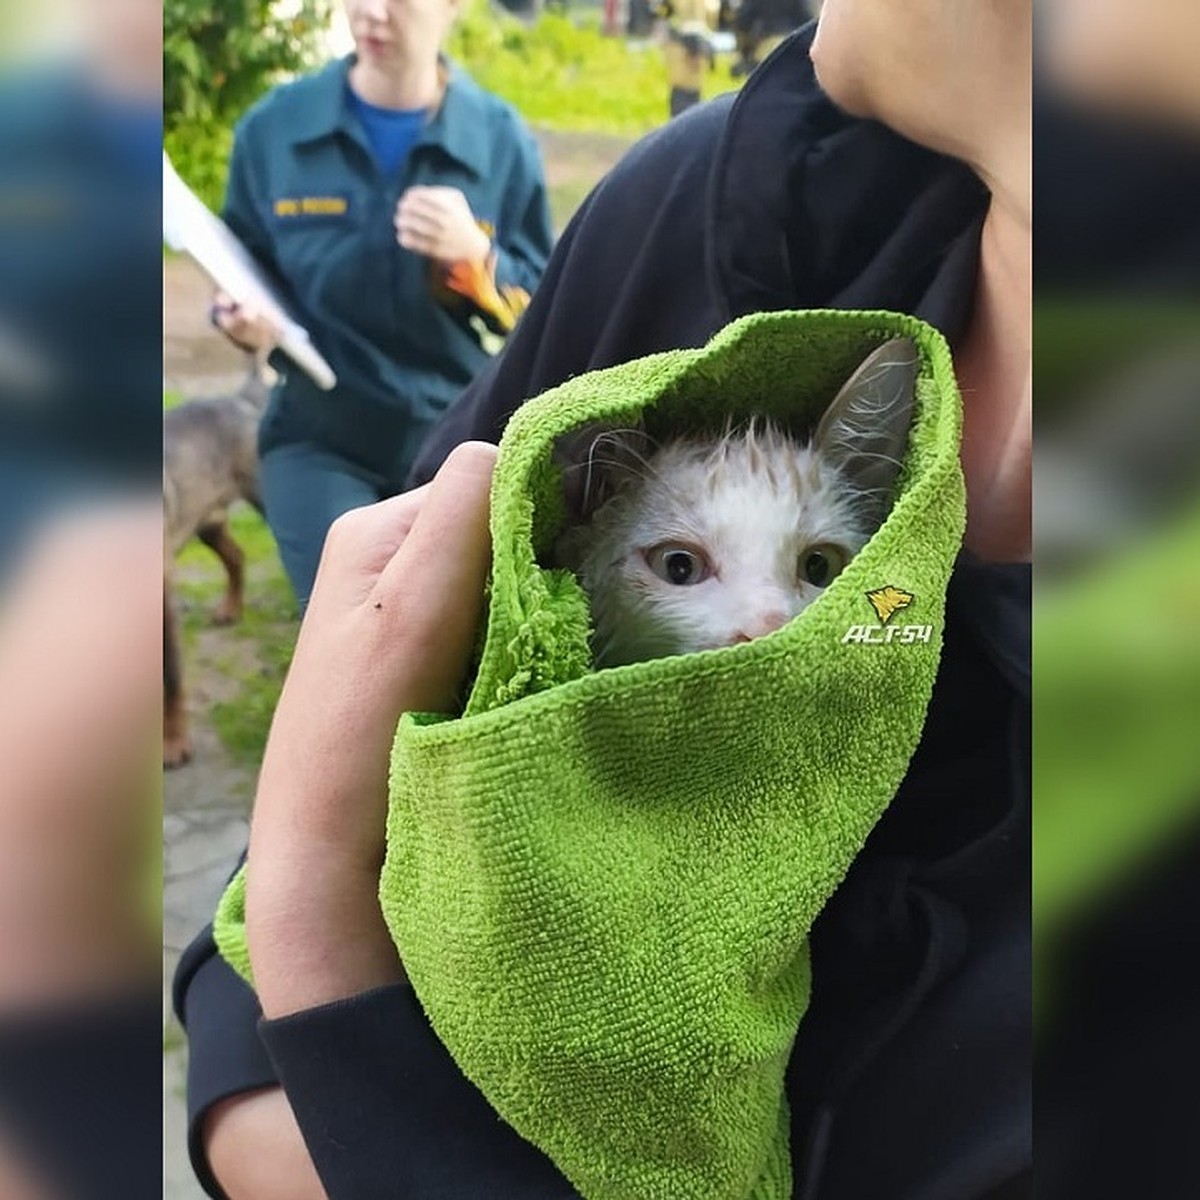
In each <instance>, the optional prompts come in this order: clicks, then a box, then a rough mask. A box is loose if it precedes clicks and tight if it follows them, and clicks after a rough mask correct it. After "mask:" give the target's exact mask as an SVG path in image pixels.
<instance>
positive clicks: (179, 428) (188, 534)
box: [163, 360, 270, 767]
mask: <svg viewBox="0 0 1200 1200" xmlns="http://www.w3.org/2000/svg"><path fill="white" fill-rule="evenodd" d="M269 395H270V385H269V383H268V382H267V381H266V379H265V378H264V371H263V369H262V368H261V367H260V365H259V363H258V362H257V360H256V361H254V363H253V365H252V367H251V369H250V371H249V373H248V374H247V377H246V380H245V382H244V383H243V384H242V386H241V387H240V388H238V390H237V391H236V392H234V393H232V394H230V395H225V396H214V397H210V398H205V399H199V400H190V401H188V402H187V403H186V404H181V405H179V407H178V408H173V409H171V410H170V411H168V412H166V413H164V414H163V541H164V546H163V550H164V553H163V563H164V568H165V571H164V579H163V766H164V767H179V766H182V765H183V764H184V763H185V762H187V761H188V760H189V759H190V758H191V756H192V747H191V738H190V735H189V733H188V722H187V711H186V707H185V704H184V692H183V662H182V656H181V651H180V641H179V627H178V619H177V617H176V614H175V605H174V602H173V599H172V593H171V569H172V566H173V564H174V562H175V558H176V557H177V556H178V554H179V552H180V551H181V550H182V549H183V547H184V546H185V545H187V543H188V542H189V541H191V539H192V538H193V537H198V538H199V539H200V540H201V541H202V542H203V543H204V544H205V545H206V546H208V547H210V548H211V549H212V551H213V553H214V554H216V556H217V557H218V558H219V559H220V560H221V563H222V565H223V566H224V567H225V574H226V576H227V579H228V583H227V586H226V589H225V596H224V598H223V599H222V601H221V603H220V605H219V606H218V607H217V610H216V612H215V613H214V614H213V622H214V623H215V624H217V625H229V624H232V623H233V622H235V621H237V620H238V618H239V617H240V616H241V615H242V591H243V578H244V573H243V563H244V560H245V556H244V555H243V554H242V550H241V547H239V546H238V544H237V542H235V541H234V539H233V536H232V535H231V534H230V532H229V524H228V518H229V508H230V506H231V505H232V504H234V503H235V502H236V501H238V500H246V501H248V502H249V503H250V504H252V505H253V506H254V507H255V508H256V509H258V511H259V512H262V500H261V498H260V496H259V491H258V425H259V421H260V420H261V419H262V414H263V409H264V408H265V407H266V403H267V398H268V396H269Z"/></svg>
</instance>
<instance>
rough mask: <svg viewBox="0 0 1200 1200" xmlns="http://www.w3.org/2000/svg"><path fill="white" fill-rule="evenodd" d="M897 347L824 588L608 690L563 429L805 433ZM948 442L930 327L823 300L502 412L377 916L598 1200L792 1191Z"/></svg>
mask: <svg viewBox="0 0 1200 1200" xmlns="http://www.w3.org/2000/svg"><path fill="white" fill-rule="evenodd" d="M901 335H906V336H909V337H911V338H913V339H914V340H915V342H916V343H917V345H918V347H919V350H920V354H921V360H922V361H921V370H920V375H919V378H918V384H917V405H916V415H915V417H914V423H913V429H912V433H911V436H910V444H909V451H908V455H907V458H906V461H905V466H904V469H903V471H902V473H901V477H900V484H899V491H898V499H897V501H896V504H895V506H894V508H893V510H892V512H891V514H890V516H889V517H888V518H887V520H886V522H885V523H884V525H883V526H882V527H881V528H880V529H879V531H878V532H877V533H876V534H875V536H874V537H873V538H872V539H871V541H870V543H869V544H868V545H867V546H866V547H865V549H864V550H863V551H862V552H861V553H860V554H859V555H857V556H856V557H855V558H854V559H853V560H852V561H851V563H850V564H849V566H847V568H846V569H845V570H844V571H843V572H842V574H841V575H840V576H839V577H838V578H837V579H836V580H835V581H834V582H833V584H832V585H831V586H830V587H829V588H828V590H827V591H826V592H825V593H824V594H823V595H822V596H821V598H820V599H819V600H817V601H816V602H815V603H814V604H813V605H811V606H810V607H809V608H808V609H806V610H805V611H804V612H803V613H802V614H801V615H800V616H799V617H798V618H797V619H796V620H794V621H793V622H791V623H790V624H789V625H787V626H785V627H784V628H783V629H781V630H780V631H778V632H777V633H774V634H772V635H770V636H768V637H765V638H761V639H759V640H757V641H753V642H749V643H746V644H742V645H737V646H732V647H728V648H724V649H720V650H714V651H707V652H704V653H701V654H695V655H688V656H682V657H675V658H666V659H659V660H656V661H652V662H645V663H636V664H633V665H631V666H625V667H620V668H616V669H612V670H607V671H600V672H596V671H594V670H593V669H592V667H591V663H590V654H589V648H588V617H587V605H586V602H585V599H584V597H583V595H582V593H581V591H580V589H579V587H578V585H577V583H576V582H575V580H574V578H573V577H572V576H571V575H570V574H569V573H567V572H563V571H556V570H550V569H543V567H541V566H540V565H539V561H540V558H541V557H542V556H544V555H545V553H546V551H547V550H548V548H549V547H550V545H551V544H552V542H553V539H554V536H555V534H556V532H557V530H558V528H559V525H560V523H561V521H562V519H563V515H564V506H563V501H562V498H561V492H562V481H561V476H560V473H559V470H558V468H557V467H556V465H555V460H554V457H553V453H552V451H553V446H554V444H555V442H556V440H557V439H558V438H559V437H560V436H561V435H563V434H564V433H566V432H567V431H569V430H571V429H574V428H577V427H578V426H580V425H584V424H590V423H594V422H613V421H615V422H617V423H622V422H624V423H628V422H630V421H633V420H636V419H638V418H639V417H640V418H643V419H644V421H645V424H646V426H647V428H648V429H649V431H650V432H651V433H654V432H655V430H656V429H658V428H664V427H665V428H675V427H677V426H679V425H681V424H684V425H687V424H692V425H705V424H709V425H711V424H712V423H714V422H721V421H723V420H724V419H725V418H726V417H727V416H729V415H731V414H732V415H733V416H735V417H736V416H739V415H742V414H746V415H748V414H750V413H763V414H766V415H772V416H775V417H778V418H783V419H790V420H791V421H792V423H795V421H796V419H797V418H800V417H803V416H805V415H808V414H811V415H812V416H815V415H817V414H819V412H820V411H821V410H822V409H823V408H824V407H825V405H827V404H828V402H829V401H830V400H831V399H832V397H833V395H834V393H835V392H836V391H837V389H838V387H839V386H840V384H841V383H842V382H844V380H845V379H846V378H847V377H848V376H849V375H850V373H851V372H852V370H853V369H854V368H855V367H856V366H857V365H858V364H859V362H860V361H861V360H862V359H863V357H864V356H865V355H866V353H867V352H868V351H869V349H870V348H871V346H872V345H873V344H874V343H876V342H878V341H882V340H885V339H887V338H889V337H894V336H901ZM959 429H960V410H959V400H958V393H957V389H956V385H955V381H954V375H953V370H952V366H951V361H950V354H949V351H948V349H947V346H946V344H945V342H944V341H943V339H942V338H941V337H940V335H939V334H937V333H936V332H935V331H934V330H932V329H931V328H929V327H928V326H926V325H924V324H922V323H921V322H919V321H916V320H914V319H912V318H909V317H904V316H899V315H896V314H891V313H882V312H827V311H816V312H802V313H777V314H761V315H757V316H752V317H747V318H745V319H743V320H740V321H738V322H736V323H734V324H733V325H731V326H729V327H728V328H727V329H725V330H724V331H722V332H721V333H720V334H718V335H717V336H716V337H715V338H714V339H713V341H712V342H710V343H709V345H708V346H706V347H704V348H703V349H699V350H679V351H672V352H667V353H664V354H657V355H653V356H650V357H648V358H644V359H641V360H638V361H637V362H633V363H628V364H625V365H622V366H618V367H613V368H610V369H607V370H603V371H597V372H593V373H591V374H588V375H584V376H581V377H578V378H575V379H573V380H570V381H569V382H567V383H565V384H563V385H562V386H561V387H558V388H556V389H554V390H553V391H551V392H548V393H546V394H545V395H543V396H541V397H539V398H538V399H537V400H535V401H532V402H531V403H529V404H527V405H525V406H524V407H523V408H522V409H521V410H520V411H519V412H518V413H517V414H516V415H515V416H514V417H513V419H512V421H511V422H510V424H509V427H508V430H507V431H506V433H505V435H504V439H503V442H502V444H501V449H500V458H499V462H498V464H497V468H496V475H495V482H494V486H493V492H492V532H493V570H492V584H491V599H490V606H489V613H488V619H487V629H486V634H485V638H484V642H483V647H482V652H481V658H480V665H479V669H478V673H477V675H476V678H475V681H474V684H473V687H472V689H471V692H470V697H469V700H468V702H467V705H466V709H465V712H464V715H463V716H462V717H459V718H456V719H447V718H438V717H431V716H425V715H418V714H410V715H407V716H406V717H404V718H403V720H402V721H401V723H400V727H399V729H398V731H397V737H396V744H395V750H394V755H393V761H392V778H391V803H390V810H389V816H388V830H387V839H388V852H387V859H386V862H385V865H384V869H383V875H382V879H381V882H380V897H381V900H382V904H383V909H384V914H385V916H386V918H387V922H388V925H389V928H390V929H391V932H392V935H393V937H394V939H395V941H396V945H397V946H398V947H399V950H400V953H401V955H402V956H403V959H404V964H405V969H406V971H407V973H408V976H409V979H410V980H411V982H412V985H413V987H414V989H415V991H416V994H417V996H418V998H419V999H420V1001H421V1004H422V1006H423V1007H424V1009H425V1011H426V1013H427V1015H428V1017H429V1020H430V1022H431V1023H432V1025H433V1028H434V1029H435V1031H436V1032H437V1034H438V1036H439V1037H440V1038H441V1040H442V1041H443V1043H444V1044H445V1045H446V1047H447V1048H448V1049H449V1051H450V1053H451V1054H452V1055H453V1057H454V1058H455V1060H456V1061H457V1063H458V1064H459V1066H460V1067H461V1068H462V1070H463V1071H464V1073H465V1074H466V1075H467V1076H468V1077H469V1078H470V1079H471V1080H472V1081H473V1082H474V1083H475V1084H476V1086H478V1087H479V1088H480V1090H481V1091H482V1092H483V1094H484V1095H485V1096H486V1097H487V1099H488V1100H489V1102H490V1103H491V1105H492V1106H493V1107H494V1108H495V1109H496V1111H497V1112H498V1113H499V1114H500V1115H501V1116H502V1117H503V1118H504V1119H505V1120H506V1121H508V1122H509V1123H510V1124H511V1125H512V1126H513V1127H514V1128H515V1129H516V1130H517V1131H518V1132H519V1133H520V1134H521V1135H522V1136H523V1137H525V1138H526V1139H527V1140H529V1141H530V1142H532V1143H534V1144H535V1145H537V1146H539V1147H541V1148H542V1149H543V1150H544V1151H545V1152H546V1153H547V1154H548V1155H549V1156H550V1157H551V1158H552V1159H553V1160H554V1162H555V1163H556V1164H557V1166H558V1167H559V1169H560V1170H561V1171H562V1172H563V1173H564V1174H565V1175H566V1177H567V1178H568V1179H569V1180H570V1181H571V1182H572V1184H573V1185H574V1186H575V1187H576V1188H577V1189H578V1190H579V1192H580V1193H581V1194H582V1195H583V1196H584V1197H586V1198H587V1200H783V1198H785V1197H788V1196H790V1195H791V1166H790V1151H789V1146H788V1112H787V1104H786V1100H785V1097H784V1090H783V1079H784V1070H785V1068H786V1066H787V1062H788V1057H789V1054H790V1050H791V1046H792V1042H793V1039H794V1037H795V1034H796V1030H797V1027H798V1024H799V1021H800V1019H801V1017H802V1015H803V1013H804V1010H805V1007H806V1005H807V1002H808V996H809V982H810V980H809V960H808V951H807V935H808V931H809V929H810V927H811V925H812V922H813V920H814V918H815V917H816V916H817V914H818V913H819V912H820V910H821V908H822V906H823V905H824V903H825V902H826V900H827V899H828V898H829V896H830V894H831V893H832V892H833V890H834V889H835V888H836V887H837V885H838V883H839V882H840V880H841V879H842V877H843V876H844V875H845V873H846V870H847V868H848V867H849V865H850V862H851V860H852V859H853V858H854V856H855V854H856V853H857V852H858V851H859V849H860V848H861V846H862V844H863V841H864V840H865V838H866V836H867V834H868V833H869V832H870V830H871V828H872V826H873V825H874V824H875V822H876V821H877V820H878V818H879V816H880V814H881V813H882V812H883V811H884V809H885V808H886V807H887V805H888V803H889V801H890V800H891V798H892V796H893V795H894V793H895V791H896V788H897V786H898V785H899V783H900V781H901V779H902V778H903V776H904V773H905V770H906V768H907V765H908V762H909V759H910V757H911V755H912V752H913V750H914V748H915V747H916V744H917V740H918V738H919V736H920V732H921V728H922V724H923V722H924V718H925V711H926V707H927V705H928V701H929V696H930V692H931V689H932V685H933V679H934V675H935V672H936V668H937V661H938V655H939V652H940V646H941V635H942V621H943V609H944V600H945V589H946V584H947V580H948V578H949V575H950V571H951V567H952V564H953V562H954V558H955V555H956V553H957V549H958V546H959V542H960V539H961V534H962V528H963V521H964V503H963V483H962V475H961V471H960V468H959V462H958V444H959ZM886 589H891V590H890V591H888V590H886ZM868 593H874V594H875V595H874V597H872V596H870V595H868ZM906 600H907V604H906V606H904V607H897V602H898V603H899V604H901V605H903V604H904V603H905V601H906ZM886 601H891V602H892V603H890V604H889V603H885V602H886ZM877 605H878V611H877ZM880 613H883V614H885V615H886V616H887V619H886V620H884V619H883V617H881V615H880ZM240 909H241V896H240V888H239V887H238V886H237V885H233V886H232V887H231V890H230V892H229V893H228V894H227V895H226V897H225V899H224V901H223V903H222V908H221V912H220V914H219V917H218V922H217V925H218V930H217V937H218V944H219V945H220V946H221V948H222V951H223V952H224V953H225V954H226V956H227V957H228V958H229V960H230V961H231V962H232V963H233V964H234V965H235V966H237V967H238V968H239V969H240V970H242V971H243V973H246V972H247V971H248V962H247V959H246V956H245V947H244V940H243V938H242V931H241V927H240V921H241V912H240Z"/></svg>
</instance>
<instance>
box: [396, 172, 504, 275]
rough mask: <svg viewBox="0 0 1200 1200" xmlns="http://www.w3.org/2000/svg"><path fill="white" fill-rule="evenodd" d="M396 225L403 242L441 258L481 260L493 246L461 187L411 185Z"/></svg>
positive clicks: (419, 251) (414, 250)
mask: <svg viewBox="0 0 1200 1200" xmlns="http://www.w3.org/2000/svg"><path fill="white" fill-rule="evenodd" d="M395 225H396V240H397V241H398V242H399V243H400V245H401V246H403V247H404V248H405V249H406V250H412V251H413V252H414V253H416V254H424V255H425V256H426V257H428V258H433V259H436V260H437V261H438V262H443V263H456V262H464V261H466V262H481V261H483V260H484V259H485V258H487V256H488V253H489V251H490V250H491V246H492V242H491V239H490V238H489V237H488V235H487V234H486V233H484V232H483V230H482V229H480V227H479V224H478V222H477V221H476V220H475V216H474V214H473V213H472V212H471V206H470V205H469V204H468V203H467V198H466V196H464V195H463V194H462V192H460V191H459V190H458V188H452V187H410V188H409V189H408V190H407V191H406V192H405V193H404V195H403V196H401V197H400V202H399V204H397V205H396V217H395Z"/></svg>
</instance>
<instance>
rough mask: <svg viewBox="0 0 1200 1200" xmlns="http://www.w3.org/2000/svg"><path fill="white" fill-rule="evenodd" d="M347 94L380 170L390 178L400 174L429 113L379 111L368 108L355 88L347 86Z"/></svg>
mask: <svg viewBox="0 0 1200 1200" xmlns="http://www.w3.org/2000/svg"><path fill="white" fill-rule="evenodd" d="M347 91H348V92H349V94H350V105H351V107H352V108H353V109H354V111H355V112H356V113H358V119H359V120H360V121H361V122H362V126H363V129H364V130H365V131H366V134H367V140H368V141H369V142H370V143H371V149H372V151H373V152H374V154H375V161H376V162H377V163H378V164H379V168H380V170H382V171H383V172H384V173H385V174H387V175H396V174H398V173H399V171H400V168H401V167H402V166H403V165H404V163H405V161H406V159H407V158H408V153H409V151H410V150H411V149H412V148H413V146H414V145H416V142H417V138H418V137H420V136H421V129H422V128H423V127H424V125H425V122H426V121H427V120H428V118H429V110H428V109H427V108H380V107H379V106H378V105H377V104H368V103H367V102H366V101H365V100H364V99H363V98H362V97H361V96H359V95H358V94H357V93H356V92H355V91H354V89H353V88H351V87H349V86H348V87H347Z"/></svg>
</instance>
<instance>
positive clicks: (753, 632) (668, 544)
mask: <svg viewBox="0 0 1200 1200" xmlns="http://www.w3.org/2000/svg"><path fill="white" fill-rule="evenodd" d="M916 372H917V350H916V347H915V345H914V344H913V343H912V342H911V341H910V340H909V339H907V338H896V339H893V340H892V341H890V342H887V343H885V344H884V345H882V346H880V347H879V348H878V349H876V350H874V351H873V352H872V353H871V354H870V355H868V356H867V358H866V359H865V360H864V361H863V362H862V364H861V365H860V366H859V367H858V369H857V370H856V371H855V372H854V373H853V375H852V376H851V377H850V379H849V380H848V381H847V382H846V383H845V385H844V386H843V387H842V389H841V390H840V391H839V392H838V394H837V396H836V397H835V399H834V400H833V402H832V403H831V404H830V406H829V408H828V409H827V410H826V412H825V413H824V415H823V416H822V418H821V420H820V423H819V424H818V425H817V428H816V430H815V432H814V433H813V435H812V438H811V440H809V441H808V442H802V441H799V440H797V439H796V438H795V437H793V436H792V435H791V434H789V433H787V432H786V431H784V430H783V429H781V428H780V427H778V426H777V425H774V424H772V423H771V422H769V421H766V420H762V419H753V420H751V421H750V422H749V423H748V424H746V425H744V426H741V427H738V428H732V427H731V428H729V429H727V430H726V431H725V432H724V433H723V434H721V435H719V436H710V437H696V436H681V437H679V438H676V439H672V440H669V441H665V442H663V443H661V444H658V445H655V444H654V443H653V442H652V441H651V440H650V439H649V438H647V437H646V435H645V434H643V433H641V432H640V431H638V430H618V431H615V432H607V433H602V434H599V435H598V436H594V437H591V438H590V439H589V441H588V448H587V454H586V457H585V459H584V461H582V462H581V463H579V464H577V470H576V471H573V472H570V473H569V475H568V480H569V482H570V480H572V479H574V480H575V481H576V482H579V481H581V482H582V484H583V492H584V496H583V498H582V503H581V504H579V505H578V506H577V509H578V511H577V513H576V523H575V524H574V525H573V526H572V527H570V528H568V530H567V531H566V533H565V534H564V535H563V536H562V537H560V539H559V542H558V544H557V546H556V558H557V560H558V562H559V564H560V565H562V566H567V567H570V568H571V569H572V570H574V571H575V572H576V574H577V575H578V576H579V580H580V582H581V584H582V585H583V588H584V590H585V591H586V592H587V594H588V596H589V599H590V603H591V613H592V622H593V643H592V644H593V652H594V655H595V661H596V665H597V666H617V665H620V664H622V663H630V662H640V661H642V660H645V659H651V658H661V657H664V656H666V655H671V654H687V653H691V652H693V651H697V650H708V649H714V648H716V647H718V646H729V645H733V644H735V643H738V642H747V641H750V640H751V639H753V638H757V637H762V636H763V635H765V634H768V633H772V632H774V631H775V630H776V629H779V628H781V627H782V626H783V625H785V624H787V622H789V621H790V620H791V619H792V618H793V617H795V616H796V614H797V613H799V612H801V611H802V610H803V609H805V608H806V607H807V606H808V605H809V604H811V603H812V602H813V601H814V600H815V599H816V598H817V597H818V596H819V595H820V594H821V592H822V591H823V590H824V589H825V588H826V587H828V586H829V584H830V583H832V582H833V580H834V579H835V578H836V577H837V576H838V574H839V573H840V572H841V570H842V569H843V567H845V565H846V563H847V562H849V560H850V559H851V558H852V557H853V556H854V555H855V554H857V553H858V551H859V550H861V549H862V547H863V546H864V545H865V544H866V543H867V541H868V539H869V538H870V537H871V535H872V534H873V533H874V532H875V530H876V529H877V528H878V527H879V525H880V524H881V522H882V521H883V518H884V517H885V516H886V515H887V512H888V510H889V509H890V507H891V497H892V491H893V489H894V487H895V482H896V476H897V474H898V473H899V470H900V464H901V461H902V459H903V457H904V451H905V448H906V446H907V442H908V427H909V424H910V421H911V416H912V405H913V395H914V389H915V381H916ZM568 499H569V501H570V496H569V497H568ZM569 506H570V504H569Z"/></svg>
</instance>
